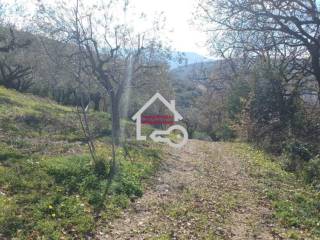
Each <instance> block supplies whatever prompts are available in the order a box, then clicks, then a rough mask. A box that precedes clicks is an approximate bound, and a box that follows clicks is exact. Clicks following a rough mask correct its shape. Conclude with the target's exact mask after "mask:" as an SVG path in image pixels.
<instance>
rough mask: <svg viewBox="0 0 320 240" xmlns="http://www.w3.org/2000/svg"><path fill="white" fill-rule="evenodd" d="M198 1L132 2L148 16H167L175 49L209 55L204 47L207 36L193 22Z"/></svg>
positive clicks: (151, 0)
mask: <svg viewBox="0 0 320 240" xmlns="http://www.w3.org/2000/svg"><path fill="white" fill-rule="evenodd" d="M197 2H198V1H197V0H131V2H130V3H131V5H134V6H135V7H136V8H138V9H139V10H141V11H143V12H145V13H147V15H156V14H157V13H160V12H163V13H164V15H165V16H166V19H167V21H166V23H167V28H168V29H171V30H172V31H168V38H169V39H170V40H171V41H172V45H173V47H174V48H176V49H177V50H180V51H191V52H196V53H200V54H203V55H206V56H207V55H208V51H207V49H206V48H205V47H204V44H205V40H206V35H205V34H204V33H203V32H201V31H200V30H198V29H197V28H196V27H195V26H194V25H193V24H191V21H192V20H193V13H194V11H195V8H196V5H197Z"/></svg>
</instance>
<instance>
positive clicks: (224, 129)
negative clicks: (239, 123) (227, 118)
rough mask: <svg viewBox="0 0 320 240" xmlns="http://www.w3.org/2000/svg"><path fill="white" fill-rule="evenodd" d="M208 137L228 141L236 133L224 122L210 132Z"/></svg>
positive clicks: (234, 136)
mask: <svg viewBox="0 0 320 240" xmlns="http://www.w3.org/2000/svg"><path fill="white" fill-rule="evenodd" d="M210 137H211V139H212V140H213V141H230V140H232V139H234V138H236V133H235V131H234V130H233V129H232V128H231V127H230V126H229V125H227V124H225V125H223V126H221V127H219V128H217V129H216V130H214V131H213V132H211V133H210Z"/></svg>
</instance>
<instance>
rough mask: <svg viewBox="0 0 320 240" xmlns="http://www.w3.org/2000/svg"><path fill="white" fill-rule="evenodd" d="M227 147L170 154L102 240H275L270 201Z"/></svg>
mask: <svg viewBox="0 0 320 240" xmlns="http://www.w3.org/2000/svg"><path fill="white" fill-rule="evenodd" d="M229 147H230V145H229V144H226V143H212V142H204V141H198V140H191V141H189V142H188V144H187V145H186V146H185V147H183V148H182V149H178V150H177V149H168V152H167V153H166V159H165V161H164V163H163V166H162V167H161V169H160V171H159V172H158V174H157V176H155V179H154V181H153V182H154V183H153V185H152V186H149V187H148V189H147V190H146V192H145V194H144V195H143V197H142V198H140V199H138V200H137V201H136V202H135V203H133V204H132V207H130V208H129V209H128V210H126V211H125V212H124V213H123V216H122V217H120V218H119V219H117V220H115V221H114V222H113V223H110V224H108V225H106V226H103V227H102V228H101V229H99V232H98V236H97V238H98V239H101V240H105V239H245V240H247V239H263V240H268V239H274V237H273V236H272V234H271V233H270V229H269V226H270V223H269V219H270V214H271V213H270V209H269V207H268V202H267V201H265V200H264V199H262V198H260V197H259V194H258V193H257V192H256V191H255V182H254V180H253V179H251V178H250V177H249V175H248V174H247V173H246V171H245V167H246V164H245V163H244V162H243V160H240V159H238V158H237V157H235V156H234V155H233V154H232V153H231V151H230V148H229Z"/></svg>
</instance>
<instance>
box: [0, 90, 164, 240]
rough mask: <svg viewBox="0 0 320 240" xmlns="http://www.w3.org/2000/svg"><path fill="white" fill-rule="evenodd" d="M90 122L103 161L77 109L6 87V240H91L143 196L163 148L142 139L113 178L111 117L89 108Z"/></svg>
mask: <svg viewBox="0 0 320 240" xmlns="http://www.w3.org/2000/svg"><path fill="white" fill-rule="evenodd" d="M88 118H89V122H90V127H91V130H92V133H93V135H94V136H95V138H96V139H97V140H96V151H97V157H98V159H99V163H98V164H92V162H91V158H90V155H89V152H88V148H87V146H86V142H85V138H84V136H83V133H82V131H81V127H80V124H79V119H78V118H77V114H76V113H75V111H74V109H73V108H71V107H65V106H61V105H58V104H57V103H55V102H53V101H50V100H47V99H43V98H39V97H35V96H32V95H26V94H21V93H18V92H16V91H12V90H8V89H5V88H2V87H0V239H83V238H89V237H90V236H91V235H92V233H93V232H94V231H95V226H96V223H97V221H99V220H100V219H109V220H110V219H112V218H114V217H115V216H116V215H117V212H121V211H122V209H123V208H125V207H126V206H127V205H128V203H129V202H130V200H131V199H134V198H137V197H139V196H141V195H142V192H143V186H142V180H143V179H145V178H147V177H148V176H149V175H150V174H152V173H153V172H154V171H155V170H156V168H157V166H158V165H159V162H160V155H159V150H158V149H156V148H155V147H153V146H150V145H141V144H138V143H135V142H130V143H128V144H126V145H125V146H124V147H123V148H118V149H117V162H118V175H117V176H116V177H115V178H114V179H112V180H110V179H109V178H108V173H109V169H110V159H111V146H110V144H109V142H110V117H109V115H108V114H106V113H100V112H94V111H89V116H88ZM127 126H128V128H129V129H127V132H129V133H130V132H133V126H134V125H133V124H127ZM130 128H131V129H130Z"/></svg>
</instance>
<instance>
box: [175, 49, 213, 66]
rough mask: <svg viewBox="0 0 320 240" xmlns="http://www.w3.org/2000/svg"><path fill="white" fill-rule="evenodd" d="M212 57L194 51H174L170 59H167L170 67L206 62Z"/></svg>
mask: <svg viewBox="0 0 320 240" xmlns="http://www.w3.org/2000/svg"><path fill="white" fill-rule="evenodd" d="M208 61H212V59H210V58H207V57H204V56H202V55H200V54H198V53H194V52H174V53H173V54H172V60H171V61H169V64H170V67H171V69H174V68H178V67H183V66H185V65H190V64H194V63H201V62H208Z"/></svg>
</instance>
